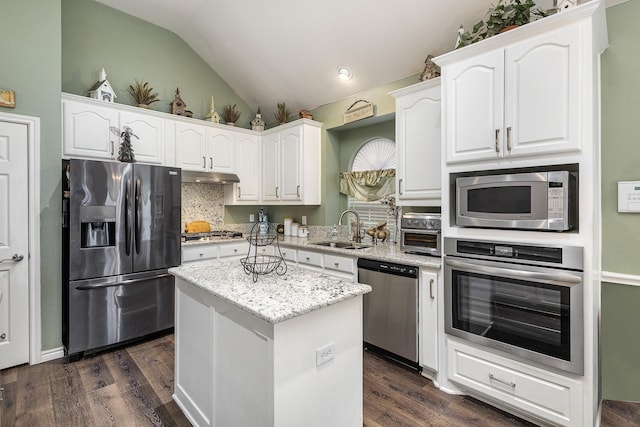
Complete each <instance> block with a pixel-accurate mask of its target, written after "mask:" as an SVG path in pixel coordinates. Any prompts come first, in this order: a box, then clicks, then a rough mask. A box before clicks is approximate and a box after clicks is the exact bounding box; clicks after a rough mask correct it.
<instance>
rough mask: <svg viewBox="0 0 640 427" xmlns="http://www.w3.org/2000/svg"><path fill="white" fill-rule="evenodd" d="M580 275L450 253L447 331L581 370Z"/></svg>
mask: <svg viewBox="0 0 640 427" xmlns="http://www.w3.org/2000/svg"><path fill="white" fill-rule="evenodd" d="M582 293H583V292H582V273H580V272H574V271H566V270H559V269H553V268H543V267H532V266H526V265H518V264H513V263H504V262H494V261H485V260H473V259H466V258H458V257H451V256H447V257H446V259H445V304H446V307H445V332H446V333H448V334H450V335H454V336H457V337H460V338H463V339H466V340H468V341H471V342H475V343H478V344H482V345H485V346H488V347H490V348H495V349H498V350H501V351H505V352H507V353H510V354H513V355H516V356H519V357H522V358H525V359H527V360H529V361H532V362H537V363H539V364H542V365H545V366H550V367H554V368H557V369H561V370H564V371H569V372H573V373H576V374H582V373H583V370H584V368H583V327H582V304H583V301H582Z"/></svg>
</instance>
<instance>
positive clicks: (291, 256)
mask: <svg viewBox="0 0 640 427" xmlns="http://www.w3.org/2000/svg"><path fill="white" fill-rule="evenodd" d="M280 253H282V258H284V259H285V261H291V262H296V253H297V251H296V250H295V249H293V248H280Z"/></svg>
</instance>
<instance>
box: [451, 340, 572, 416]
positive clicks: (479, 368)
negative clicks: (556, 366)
mask: <svg viewBox="0 0 640 427" xmlns="http://www.w3.org/2000/svg"><path fill="white" fill-rule="evenodd" d="M447 346H448V358H449V370H450V373H449V374H450V379H451V381H453V382H456V383H458V384H459V385H461V386H462V387H463V388H466V389H470V390H475V391H478V392H480V393H482V394H484V395H486V396H489V397H490V398H491V399H493V400H498V401H501V402H504V403H505V404H507V405H509V406H511V407H514V408H518V409H521V410H524V411H526V412H529V413H531V414H532V415H535V416H537V417H540V418H543V419H546V420H549V421H552V422H553V423H555V424H558V425H563V426H579V425H581V418H582V387H581V384H580V383H579V382H578V381H575V380H573V379H571V378H568V377H563V376H560V375H557V374H555V373H552V372H548V371H543V370H541V369H537V368H534V367H529V366H526V365H524V364H521V363H517V362H514V361H512V360H509V359H507V358H503V357H500V356H498V355H494V354H491V353H488V352H484V351H482V350H479V349H476V348H473V347H469V346H466V345H463V344H460V343H458V342H455V341H453V340H450V339H448V340H447Z"/></svg>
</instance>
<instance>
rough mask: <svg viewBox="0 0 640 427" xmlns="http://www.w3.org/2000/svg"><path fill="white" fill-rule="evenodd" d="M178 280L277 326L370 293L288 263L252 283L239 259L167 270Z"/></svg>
mask: <svg viewBox="0 0 640 427" xmlns="http://www.w3.org/2000/svg"><path fill="white" fill-rule="evenodd" d="M169 273H171V274H173V275H174V276H176V277H179V278H181V279H183V280H185V281H187V282H189V283H191V284H193V285H194V286H197V287H198V288H200V289H203V290H205V291H207V292H209V293H211V294H212V295H214V296H216V297H218V298H221V299H223V300H225V301H227V302H229V303H231V304H233V305H235V306H237V307H240V308H242V309H244V310H246V311H247V312H249V313H251V314H253V315H255V316H257V317H259V318H260V319H263V320H265V321H267V322H269V323H279V322H282V321H285V320H287V319H291V318H293V317H296V316H300V315H302V314H305V313H309V312H311V311H314V310H318V309H321V308H323V307H326V306H329V305H331V304H335V303H338V302H340V301H344V300H346V299H349V298H353V297H355V296H358V295H362V294H366V293H368V292H371V286H369V285H364V284H360V283H352V282H347V281H345V280H342V279H339V278H335V277H330V276H326V275H323V274H320V273H317V272H314V271H309V270H304V269H301V268H298V267H297V266H295V265H290V264H287V272H286V273H285V274H284V275H282V276H279V275H278V274H276V273H270V274H267V275H264V276H260V277H258V281H257V282H254V281H253V279H252V277H251V275H249V274H246V273H245V271H244V268H243V267H242V265H241V264H240V261H239V260H233V261H217V260H213V261H202V262H196V263H192V264H186V265H182V266H180V267H174V268H171V269H169Z"/></svg>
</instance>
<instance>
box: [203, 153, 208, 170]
mask: <svg viewBox="0 0 640 427" xmlns="http://www.w3.org/2000/svg"><path fill="white" fill-rule="evenodd" d="M206 168H207V158H206V157H205V156H202V169H206Z"/></svg>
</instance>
